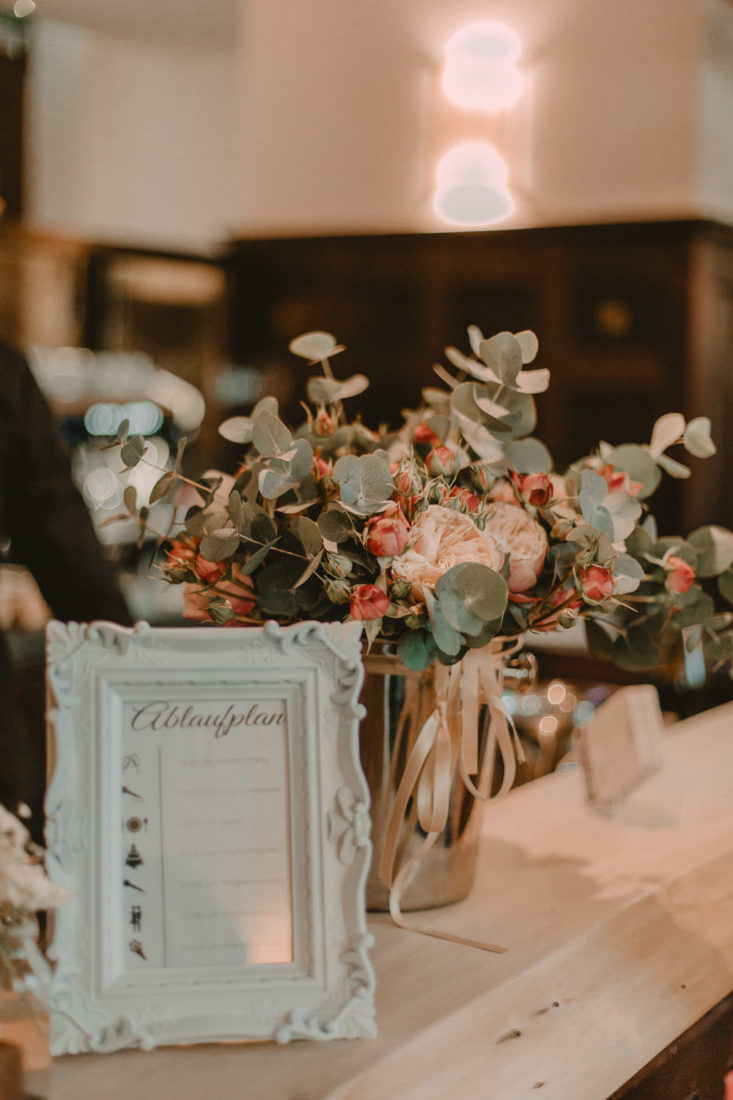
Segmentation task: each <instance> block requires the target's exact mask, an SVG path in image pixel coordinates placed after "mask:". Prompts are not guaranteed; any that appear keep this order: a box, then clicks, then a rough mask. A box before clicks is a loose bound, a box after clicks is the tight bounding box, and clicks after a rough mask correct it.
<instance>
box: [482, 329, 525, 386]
mask: <svg viewBox="0 0 733 1100" xmlns="http://www.w3.org/2000/svg"><path fill="white" fill-rule="evenodd" d="M479 354H480V356H481V358H482V359H483V361H484V363H485V364H486V366H487V367H488V368H489V369H490V370H492V371H493V372H494V374H495V375H496V376H497V378H498V379H499V380H500V381H501V382H502V384H503V385H505V386H511V387H513V386H514V384H515V383H516V381H517V375H518V374H519V372H520V371H521V369H522V348H521V345H520V344H519V341H518V340H517V338H516V336H513V335H512V333H511V332H499V333H497V334H496V336H492V337H491V338H490V339H489V340H482V341H481V344H480V346H479Z"/></svg>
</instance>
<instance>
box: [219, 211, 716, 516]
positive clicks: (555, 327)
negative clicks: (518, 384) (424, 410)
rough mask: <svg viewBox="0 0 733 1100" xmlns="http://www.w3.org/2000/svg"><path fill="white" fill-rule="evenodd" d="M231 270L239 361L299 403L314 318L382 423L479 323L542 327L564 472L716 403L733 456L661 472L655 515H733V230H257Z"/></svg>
mask: <svg viewBox="0 0 733 1100" xmlns="http://www.w3.org/2000/svg"><path fill="white" fill-rule="evenodd" d="M700 257H702V259H701V258H700ZM232 268H233V272H234V281H233V312H232V322H233V323H232V326H231V337H232V352H233V355H234V357H235V358H237V359H240V360H243V361H246V362H251V361H253V360H254V361H256V362H261V363H263V364H272V363H276V364H277V365H278V367H279V369H280V371H281V377H288V376H289V377H290V378H291V379H292V386H293V388H292V390H291V392H290V394H289V400H288V402H287V405H286V410H285V411H286V412H287V413H288V414H290V415H295V416H296V417H297V416H298V407H297V401H298V400H299V399H300V398H301V397H302V394H303V382H304V375H305V373H307V372H304V371H303V370H302V368H299V367H298V366H297V365H296V364H294V363H293V361H292V358H291V357H290V356H289V355H288V352H287V345H288V342H289V341H290V340H291V339H292V338H293V336H296V335H297V334H298V333H300V332H303V331H306V330H307V329H311V328H325V329H327V330H329V331H332V332H334V334H335V335H336V336H337V337H338V339H339V340H340V341H342V342H343V343H345V344H346V345H347V346H348V356H347V357H346V358H345V359H344V360H343V369H344V370H346V371H348V372H349V373H351V372H352V371H357V370H358V371H362V372H363V373H365V374H367V375H368V376H369V377H370V378H371V379H372V388H371V390H370V391H369V394H368V395H367V396H365V399H364V401H363V402H361V403H360V407H362V408H363V409H364V414H365V420H366V421H367V423H369V422H373V423H376V421H377V420H388V421H394V420H395V419H396V418H397V417H398V415H399V411H400V409H401V408H402V407H403V406H404V405H405V404H414V403H415V402H416V401H417V399H418V394H419V390H420V387H421V386H423V385H425V384H428V383H429V382H430V381H431V380H432V373H431V366H432V364H433V363H434V362H435V361H436V359H438V358H439V357H440V354H441V351H442V348H443V347H444V346H445V345H446V344H456V345H458V346H460V347H463V348H466V347H467V342H466V332H465V330H466V327H467V325H468V324H478V325H479V326H480V327H481V328H482V329H483V330H484V331H485V332H486V333H487V334H490V333H492V332H495V331H498V330H500V329H505V328H509V329H511V330H512V331H516V330H519V329H522V328H532V329H534V331H535V332H536V333H537V335H538V337H539V340H540V355H541V361H542V365H543V366H547V367H549V368H550V370H551V372H552V384H551V387H550V390H549V392H548V393H547V394H543V395H542V396H541V397H539V399H538V402H537V403H538V411H539V423H540V433H539V434H540V435H541V436H542V438H543V440H544V441H545V442H546V443H547V444H548V446H549V447H550V450H551V451H552V452H553V455H554V456H555V459H556V462H557V464H558V465H559V466H562V465H564V464H566V463H568V462H569V461H571V460H572V459H574V458H577V457H580V455H582V454H583V453H585V452H586V451H587V450H588V449H589V448H590V447H591V446H592V445H594V444H595V443H597V442H598V440H599V439H601V438H604V439H607V440H608V441H609V442H611V443H622V442H628V441H632V442H645V441H647V440H648V439H649V433H650V431H651V426H652V423H653V421H654V420H655V419H656V417H658V416H660V415H661V414H662V413H665V412H669V411H672V410H676V409H680V410H681V411H682V412H684V413H686V414H687V415H688V416H693V415H703V414H704V415H711V416H712V418H713V422H714V425H715V427H716V429H717V430H716V434H717V437H718V439H719V440H720V441H721V454H720V456H719V457H718V458H716V459H714V460H711V461H709V462H706V463H703V464H700V463H694V465H695V467H696V468H695V478H694V480H693V482H692V483H691V484H690V486H686V485H684V484H682V485H680V484H679V483H675V484H666V485H665V487H664V488H663V489H662V490H661V492H660V495H659V497H658V498H657V499H656V500H655V512H656V513H659V516H660V519H661V526H662V528H663V530H666V531H673V530H675V529H680V528H688V527H690V526H695V525H697V524H698V523H701V522H703V521H705V522H717V523H724V524H727V525H729V526H730V525H733V502H732V501H731V500H730V499H729V494H728V491H727V480H726V470H727V469H729V468H730V463H731V461H733V451H731V447H733V442H730V443H729V442H728V436H729V435H730V433H729V432H728V431H727V424H726V420H727V417H728V416H729V414H730V411H733V392H732V391H731V386H733V381H732V379H733V372H731V370H730V366H729V364H730V362H731V361H733V231H731V230H729V229H726V228H724V227H719V226H715V225H712V224H710V223H707V222H651V223H638V224H627V225H602V226H573V227H565V228H548V229H536V230H529V229H527V230H510V231H498V232H497V231H495V232H488V233H459V234H457V233H440V234H421V235H416V234H405V235H385V236H361V237H326V238H318V237H314V238H297V239H286V240H253V241H240V242H237V244H236V245H235V246H234V249H233V255H232ZM340 367H341V363H339V368H340ZM681 457H682V456H681Z"/></svg>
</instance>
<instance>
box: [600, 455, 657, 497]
mask: <svg viewBox="0 0 733 1100" xmlns="http://www.w3.org/2000/svg"><path fill="white" fill-rule="evenodd" d="M609 461H610V462H611V463H612V465H613V467H614V469H615V470H621V471H622V472H623V473H626V474H628V475H629V477H630V478H631V480H632V481H640V482H641V484H642V488H641V490H640V492H639V499H640V500H645V499H646V498H647V497H650V496H651V495H652V493H653V492H654V491H655V489H656V488H657V486H658V485H659V482H660V481H661V479H662V475H661V474H660V472H659V468H658V466H657V464H656V462H655V461H654V459H653V458H652V456H651V455H650V454H649V451H648V450H647V449H646V448H645V447H638V446H637V445H636V444H635V443H624V444H623V445H622V446H621V447H614V449H613V450H612V451H611V454H610V456H609Z"/></svg>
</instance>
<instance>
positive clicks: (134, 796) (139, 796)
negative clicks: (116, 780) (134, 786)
mask: <svg viewBox="0 0 733 1100" xmlns="http://www.w3.org/2000/svg"><path fill="white" fill-rule="evenodd" d="M122 793H123V794H130V795H132V797H133V798H142V795H141V794H138V793H137V792H136V791H131V790H130V788H129V787H124V786H123V788H122Z"/></svg>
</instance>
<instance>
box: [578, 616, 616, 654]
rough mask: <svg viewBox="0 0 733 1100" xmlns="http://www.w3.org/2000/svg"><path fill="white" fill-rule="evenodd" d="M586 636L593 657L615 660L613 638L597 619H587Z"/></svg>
mask: <svg viewBox="0 0 733 1100" xmlns="http://www.w3.org/2000/svg"><path fill="white" fill-rule="evenodd" d="M585 637H586V640H587V642H588V649H589V650H590V654H591V656H592V657H596V658H598V659H599V660H601V661H612V660H613V638H612V637H611V635H610V634H609V633H608V631H607V630H604V628H603V627H602V626H601V625H600V623H598V622H596V620H595V619H586V620H585Z"/></svg>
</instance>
